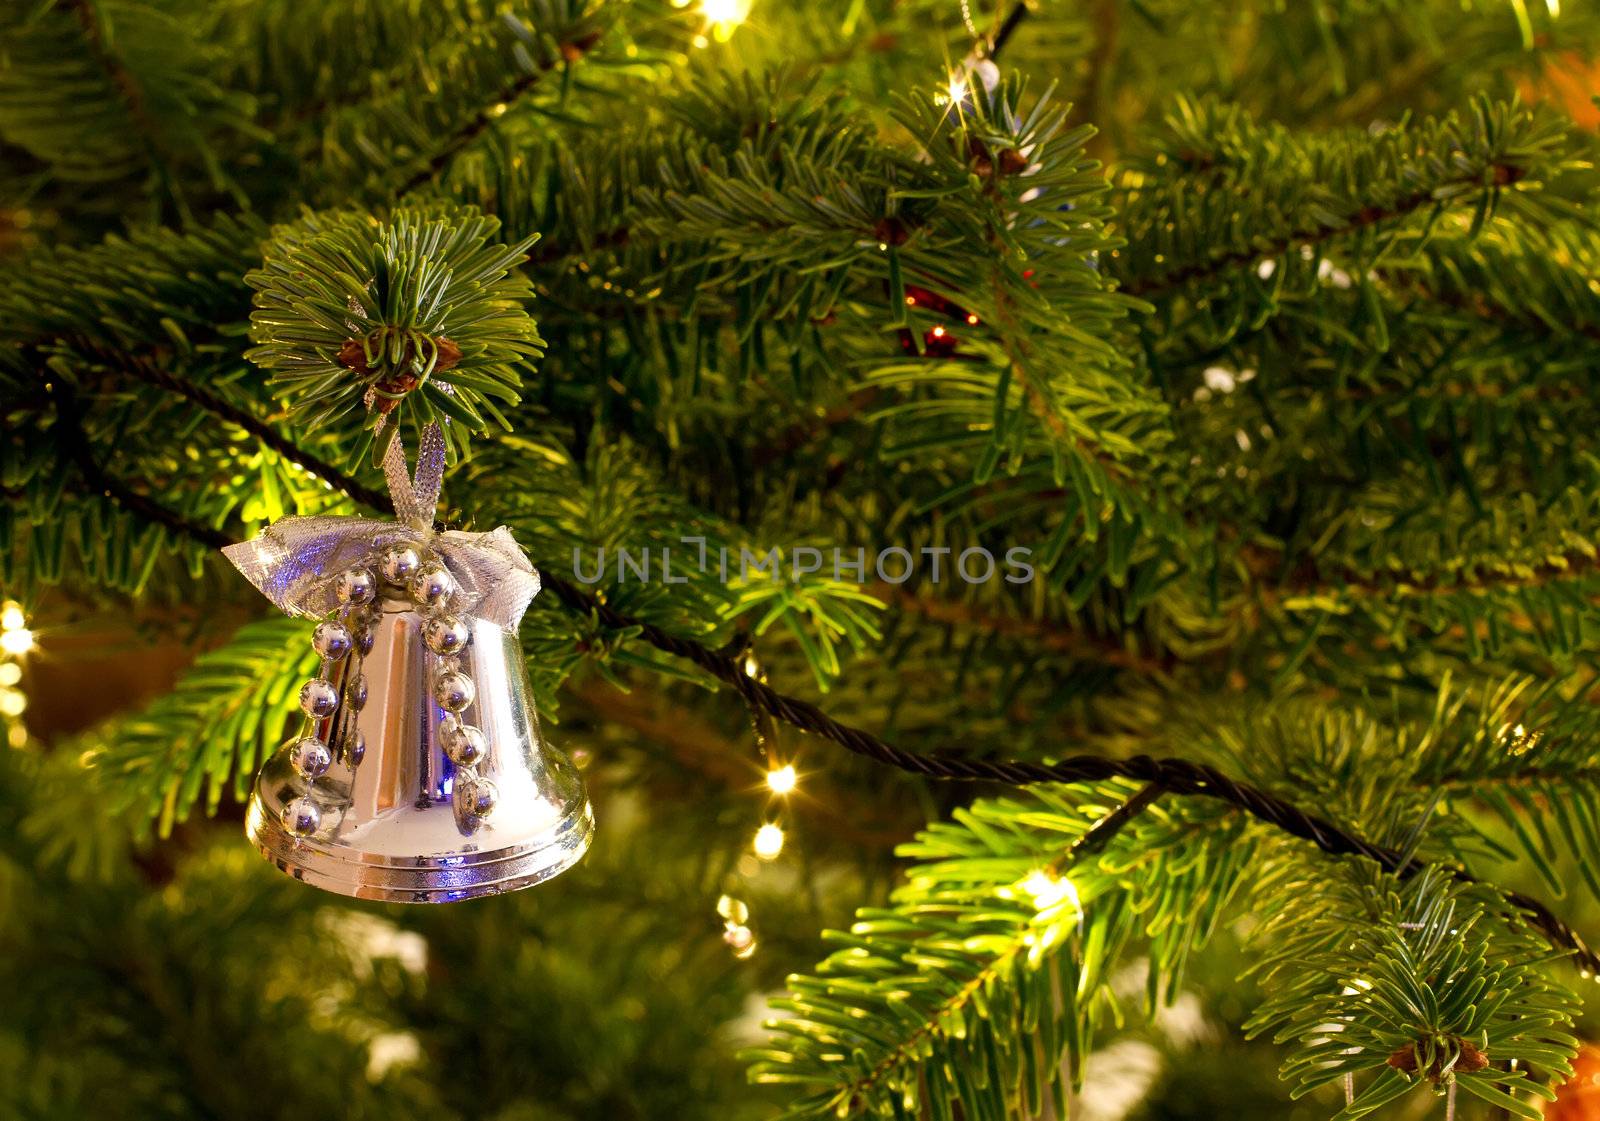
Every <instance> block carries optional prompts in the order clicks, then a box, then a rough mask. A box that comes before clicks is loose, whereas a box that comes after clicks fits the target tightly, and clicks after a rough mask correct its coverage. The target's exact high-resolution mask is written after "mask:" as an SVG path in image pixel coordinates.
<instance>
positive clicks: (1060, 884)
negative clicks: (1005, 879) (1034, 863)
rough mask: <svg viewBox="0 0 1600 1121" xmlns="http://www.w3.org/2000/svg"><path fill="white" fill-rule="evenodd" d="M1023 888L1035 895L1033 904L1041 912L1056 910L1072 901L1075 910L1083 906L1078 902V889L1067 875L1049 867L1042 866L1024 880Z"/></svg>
mask: <svg viewBox="0 0 1600 1121" xmlns="http://www.w3.org/2000/svg"><path fill="white" fill-rule="evenodd" d="M1022 890H1023V891H1025V892H1027V893H1028V894H1029V895H1031V896H1032V897H1033V905H1034V907H1036V908H1037V909H1038V911H1039V913H1040V914H1043V913H1044V912H1046V911H1050V910H1054V909H1055V908H1057V907H1059V906H1061V905H1062V904H1063V903H1071V904H1072V908H1073V910H1075V911H1082V910H1083V908H1082V906H1081V905H1080V904H1079V902H1078V889H1077V887H1076V886H1075V885H1074V884H1073V882H1072V881H1071V880H1069V879H1067V878H1066V877H1065V876H1057V875H1056V874H1055V873H1054V872H1052V871H1050V870H1049V869H1048V868H1041V869H1039V870H1038V871H1037V872H1034V873H1033V874H1032V875H1031V876H1029V877H1028V878H1027V879H1025V880H1023V881H1022Z"/></svg>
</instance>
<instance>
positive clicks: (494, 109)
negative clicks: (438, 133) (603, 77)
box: [395, 31, 601, 198]
mask: <svg viewBox="0 0 1600 1121" xmlns="http://www.w3.org/2000/svg"><path fill="white" fill-rule="evenodd" d="M600 38H601V35H600V32H598V31H591V32H587V33H585V34H584V35H581V36H579V37H577V38H575V39H572V40H570V41H563V42H561V43H560V44H559V45H558V49H557V52H556V53H555V54H552V55H549V56H547V57H545V58H541V59H540V60H539V61H538V62H537V63H536V64H535V66H534V69H532V70H530V71H529V72H528V73H526V74H524V75H522V76H521V77H520V78H518V79H517V80H516V81H514V82H512V83H511V84H510V85H508V86H506V87H505V88H503V89H501V90H500V92H499V93H497V94H496V95H495V96H494V99H493V100H492V101H491V102H490V103H489V104H488V105H485V106H483V107H481V108H480V109H478V110H477V111H476V112H475V113H473V114H472V116H471V117H469V118H468V119H467V120H466V121H465V122H463V123H462V124H461V126H460V127H459V128H457V129H456V130H455V132H453V133H451V134H450V136H448V137H447V138H445V140H444V142H443V143H442V144H440V145H439V147H438V148H437V149H436V150H435V151H434V153H433V155H432V156H431V157H429V159H428V162H427V163H426V164H424V165H423V166H422V167H420V168H418V169H417V171H416V172H415V173H413V174H412V175H411V177H410V178H408V179H407V180H406V181H405V182H404V183H402V184H401V185H400V188H399V190H398V191H396V192H395V194H396V196H397V197H399V198H404V197H405V196H406V195H409V194H410V193H411V192H412V191H414V190H416V189H417V188H418V187H421V186H423V185H424V184H427V183H431V182H433V181H434V180H435V179H437V178H438V177H439V175H440V173H441V172H443V171H444V169H445V168H446V167H448V166H449V164H450V161H451V160H453V159H455V158H456V156H458V155H460V154H461V150H462V149H463V148H465V147H466V146H467V145H468V144H471V143H472V142H473V141H474V140H476V139H477V138H478V137H479V136H480V135H481V134H482V133H483V131H484V130H485V129H487V128H488V127H489V126H490V125H491V124H493V123H494V121H495V120H496V119H497V118H498V117H499V116H500V115H501V114H503V113H505V112H506V110H507V109H509V108H510V107H511V106H513V105H515V104H516V103H517V102H518V101H520V100H521V99H522V98H523V96H524V95H526V94H527V93H529V92H530V91H531V90H533V89H534V87H536V86H538V85H539V84H540V83H541V82H543V81H544V78H545V75H547V74H549V73H550V71H552V70H554V69H555V68H556V67H557V66H560V65H565V66H569V67H570V66H572V65H573V64H574V63H576V62H579V61H580V60H581V59H582V58H583V57H584V55H586V54H587V53H588V52H589V51H590V50H591V49H593V47H594V45H595V44H596V43H598V42H599V41H600Z"/></svg>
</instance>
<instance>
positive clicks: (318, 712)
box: [300, 677, 339, 720]
mask: <svg viewBox="0 0 1600 1121" xmlns="http://www.w3.org/2000/svg"><path fill="white" fill-rule="evenodd" d="M338 707H339V690H337V689H335V688H334V687H333V683H332V682H330V681H324V680H323V679H322V678H320V677H313V678H312V679H311V680H310V681H308V682H306V683H305V684H304V685H302V686H300V711H301V712H303V713H305V714H306V715H307V716H309V717H311V718H312V719H313V720H321V719H322V718H323V717H325V716H332V715H333V713H334V710H335V709H337V708H338Z"/></svg>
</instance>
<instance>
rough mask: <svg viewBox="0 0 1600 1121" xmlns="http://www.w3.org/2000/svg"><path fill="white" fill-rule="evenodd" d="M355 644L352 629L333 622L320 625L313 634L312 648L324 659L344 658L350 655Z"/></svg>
mask: <svg viewBox="0 0 1600 1121" xmlns="http://www.w3.org/2000/svg"><path fill="white" fill-rule="evenodd" d="M353 644H354V640H353V639H352V638H351V637H350V628H349V627H347V626H345V625H344V624H343V623H335V622H333V621H332V620H329V621H328V622H326V623H318V624H317V629H316V630H314V631H312V632H311V648H312V649H313V650H315V651H316V652H317V653H318V654H321V655H322V656H323V657H324V658H342V657H344V656H345V655H346V654H348V653H350V647H351V646H352V645H353Z"/></svg>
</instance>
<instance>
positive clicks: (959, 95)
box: [944, 73, 967, 104]
mask: <svg viewBox="0 0 1600 1121" xmlns="http://www.w3.org/2000/svg"><path fill="white" fill-rule="evenodd" d="M944 91H945V95H946V96H948V97H949V98H950V101H951V103H952V104H954V103H955V102H958V101H963V100H965V99H966V96H967V76H966V74H964V73H958V74H952V75H950V82H949V84H948V85H946V86H945V88H944Z"/></svg>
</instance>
